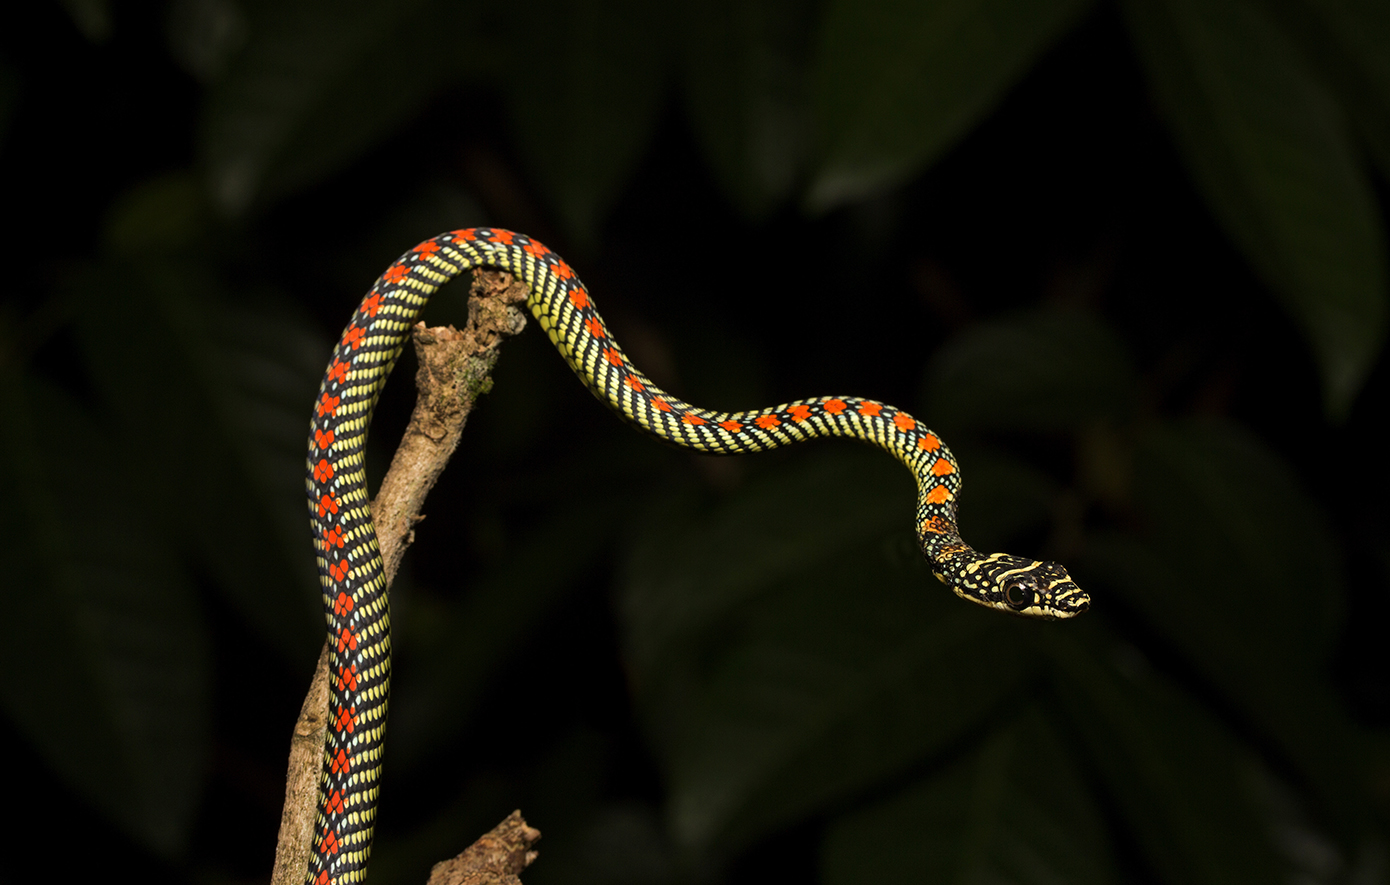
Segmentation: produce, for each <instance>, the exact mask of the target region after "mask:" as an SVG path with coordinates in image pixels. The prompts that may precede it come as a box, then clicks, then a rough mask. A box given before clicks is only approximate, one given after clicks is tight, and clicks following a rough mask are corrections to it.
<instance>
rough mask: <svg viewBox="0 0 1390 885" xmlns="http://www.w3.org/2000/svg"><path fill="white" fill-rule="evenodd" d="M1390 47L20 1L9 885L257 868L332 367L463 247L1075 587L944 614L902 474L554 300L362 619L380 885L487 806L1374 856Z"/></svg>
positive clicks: (575, 16)
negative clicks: (838, 432)
mask: <svg viewBox="0 0 1390 885" xmlns="http://www.w3.org/2000/svg"><path fill="white" fill-rule="evenodd" d="M1386 46H1390V12H1388V11H1387V9H1386V8H1385V7H1384V5H1383V4H1379V3H1373V2H1369V0H1365V2H1356V0H1207V2H1198V0H1130V2H1125V3H1119V4H1115V3H1108V2H1085V0H1046V2H1038V0H979V2H974V3H970V2H956V3H950V2H934V3H933V2H919V3H913V2H890V0H857V2H850V0H826V2H823V3H819V4H817V3H799V2H793V0H751V2H746V3H743V2H737V0H721V2H711V3H708V4H702V3H696V2H690V3H688V4H685V5H680V4H676V5H671V6H669V7H667V6H662V5H660V4H656V5H648V4H643V3H638V2H624V0H569V2H561V0H543V2H536V3H530V4H527V5H526V6H524V7H521V6H514V5H512V4H494V5H487V4H482V3H470V2H466V0H414V2H401V3H389V2H381V0H362V2H350V3H331V4H330V3H320V2H313V0H287V2H279V3H269V2H267V3H250V2H247V3H238V2H235V0H174V2H170V3H166V4H134V3H109V4H108V3H105V2H100V0H67V2H65V3H40V4H29V5H24V6H23V7H15V8H12V9H9V10H7V11H6V12H5V13H3V14H0V205H3V206H4V208H5V214H6V216H7V219H8V223H7V224H6V231H7V232H6V235H5V236H4V237H3V238H0V250H2V251H3V267H5V268H6V269H7V272H6V275H5V280H6V285H5V287H4V291H3V295H0V488H2V489H4V492H3V498H2V499H0V500H3V502H4V503H3V507H0V511H2V512H0V529H2V530H0V604H3V609H0V610H3V612H4V614H3V616H0V623H3V624H4V626H5V628H6V629H5V631H4V632H5V634H6V639H5V641H4V642H3V643H0V675H2V676H3V679H0V701H2V702H3V706H2V707H0V709H3V714H4V715H3V716H0V747H2V748H3V758H4V759H5V760H6V763H5V764H6V766H7V769H8V771H9V777H8V778H7V785H6V786H7V788H6V790H5V795H6V802H7V804H8V805H9V807H10V808H11V809H12V810H13V812H15V813H17V815H18V819H17V820H14V821H13V822H12V823H11V824H10V825H9V826H8V827H7V828H6V830H5V840H4V842H5V845H6V851H5V855H6V861H5V863H4V864H3V865H0V879H4V880H6V881H8V880H11V879H12V880H14V881H20V880H26V879H29V878H31V877H37V876H42V877H43V878H52V877H56V876H64V877H66V876H70V875H71V876H77V875H86V876H90V875H111V874H115V873H121V874H127V873H129V874H136V875H140V876H142V877H143V878H144V879H145V880H147V881H151V882H202V883H219V882H252V881H262V880H265V879H266V878H267V877H268V875H269V869H270V865H271V860H272V855H273V850H274V840H275V831H276V827H277V823H278V817H279V805H280V801H281V790H282V789H283V771H284V765H285V758H286V751H287V748H288V738H289V734H290V729H291V726H292V724H293V721H294V719H295V716H296V714H297V712H298V706H299V703H300V701H301V699H302V695H303V691H304V689H305V688H306V686H307V681H308V677H309V673H310V671H311V669H312V666H313V662H314V658H315V656H316V654H317V650H318V647H319V644H320V642H321V638H320V637H321V631H322V620H321V615H320V614H318V611H317V606H318V601H317V599H318V590H317V586H316V581H315V579H314V575H313V570H312V557H311V553H310V545H309V534H308V531H307V524H306V522H305V520H304V518H303V503H302V498H301V491H300V490H301V489H302V471H303V457H304V454H303V453H304V445H305V443H304V433H305V428H306V426H307V423H308V422H307V418H308V415H309V410H310V405H311V403H312V400H313V395H314V390H315V386H316V384H317V379H318V377H319V374H320V373H321V372H322V371H323V365H324V363H325V361H326V359H327V354H328V351H329V347H330V345H331V343H332V341H333V340H334V335H335V334H336V333H337V330H338V329H340V328H341V326H342V324H343V323H344V322H345V321H346V319H347V317H348V315H349V313H350V312H351V310H352V308H353V306H354V304H355V302H356V299H357V298H359V297H360V296H361V295H362V293H363V292H365V291H366V289H367V288H368V287H369V286H370V285H371V282H372V280H373V279H374V278H375V277H376V275H377V274H379V273H380V272H381V271H382V269H384V268H385V267H386V266H387V265H388V264H389V263H390V262H391V261H392V260H394V258H395V257H396V256H397V255H398V254H400V253H401V252H403V251H405V250H406V249H408V248H409V247H411V246H412V245H414V244H415V243H416V242H418V241H420V240H423V239H425V238H428V237H430V236H432V235H434V234H436V233H438V232H440V231H443V230H447V229H452V228H459V227H465V226H471V225H479V224H493V225H498V226H507V227H513V228H516V229H518V230H523V231H525V232H527V233H530V234H532V235H534V236H537V237H539V238H541V239H542V240H544V241H545V242H546V243H547V244H548V245H550V246H551V247H552V248H554V249H556V250H557V251H558V252H560V253H561V254H562V255H564V256H565V257H566V258H567V259H568V260H569V261H570V262H571V263H572V264H573V265H574V267H575V268H576V269H577V270H578V272H579V273H580V275H581V276H582V277H583V278H584V279H585V281H586V283H587V284H588V286H589V287H590V289H591V291H592V292H593V293H594V296H595V300H596V302H597V304H598V305H599V306H600V308H601V309H602V310H603V311H604V315H605V317H606V318H607V319H608V320H609V322H610V325H611V326H612V328H613V330H614V332H615V335H616V337H617V338H618V340H620V341H621V342H623V344H624V346H625V347H626V348H627V350H628V351H629V353H630V355H631V356H632V357H633V360H634V362H635V363H637V364H638V365H639V366H641V367H642V368H643V369H644V370H645V371H646V372H648V373H649V374H650V375H651V376H652V377H653V378H654V379H656V380H657V381H658V382H660V383H662V384H663V385H665V386H667V387H668V388H669V389H670V390H672V391H673V392H674V393H675V394H677V395H678V396H681V397H682V398H685V399H687V400H689V401H691V402H694V403H696V404H699V405H701V406H705V407H710V408H722V409H743V408H756V407H760V406H765V405H770V404H773V403H776V402H783V401H786V400H790V399H795V398H800V397H806V396H814V395H824V394H854V395H860V396H870V397H875V398H878V399H882V400H885V401H888V402H891V403H895V404H898V405H900V406H902V407H904V408H908V409H910V410H912V411H913V412H914V413H916V414H917V415H918V416H919V417H921V418H923V419H924V420H925V421H926V422H927V423H928V424H930V425H931V426H932V427H933V428H934V429H936V430H938V431H939V432H941V434H942V435H943V436H944V437H945V438H946V439H947V440H948V441H949V442H950V443H951V445H952V446H953V448H954V449H955V451H956V454H957V456H958V457H959V459H960V461H961V464H962V469H963V473H964V475H965V493H964V498H963V504H962V515H961V519H962V527H963V531H964V532H965V535H966V538H967V540H970V541H971V542H972V543H974V544H975V545H976V546H977V547H981V548H985V549H1007V550H1009V551H1010V552H1014V553H1018V554H1026V555H1030V556H1038V557H1048V558H1054V559H1057V560H1059V561H1062V562H1064V563H1065V564H1066V565H1067V566H1068V567H1069V568H1070V569H1071V571H1072V573H1073V574H1074V575H1075V576H1076V577H1077V579H1078V581H1079V582H1080V583H1081V584H1082V585H1083V586H1084V587H1085V588H1086V589H1087V590H1088V591H1089V592H1090V593H1091V596H1092V599H1093V606H1092V610H1091V612H1090V613H1088V614H1087V615H1086V616H1085V617H1084V618H1082V619H1078V620H1075V621H1070V622H1063V623H1054V624H1049V623H1033V622H1022V621H1017V620H1014V619H1010V618H1006V617H1001V616H998V615H995V614H993V613H990V612H986V611H984V610H977V609H976V608H975V607H972V606H968V605H965V604H964V603H961V602H959V601H958V600H956V599H955V598H954V597H952V596H951V595H950V594H949V593H947V592H946V591H945V590H944V589H943V588H941V587H940V586H938V585H937V584H936V582H935V581H934V580H933V579H932V578H931V576H930V573H929V571H928V569H927V568H926V566H925V564H923V563H922V562H921V559H920V555H919V554H918V553H917V552H916V551H915V549H914V544H913V540H912V534H911V529H912V527H911V525H910V522H911V520H910V514H911V506H912V494H913V490H912V484H911V481H910V479H909V477H908V476H907V475H906V474H904V473H903V471H902V470H901V468H900V467H898V466H897V465H895V464H894V463H893V462H892V460H891V459H889V458H886V457H884V456H883V455H882V453H881V452H878V451H876V450H873V449H870V448H868V447H863V446H856V445H854V444H852V443H848V442H843V441H833V442H823V443H816V444H812V445H807V446H802V447H796V448H794V449H791V450H784V451H779V452H775V453H770V454H767V455H762V456H755V457H749V458H741V459H727V460H726V459H715V458H710V457H705V456H696V455H691V454H688V453H685V452H682V451H679V450H676V449H673V448H668V447H665V446H662V445H659V444H656V443H654V442H652V441H650V440H647V439H644V438H642V437H640V436H639V435H637V434H635V433H633V432H632V431H631V430H630V429H628V428H626V427H625V426H623V425H622V424H620V423H619V422H618V421H616V420H614V418H613V417H612V415H611V414H609V413H608V411H607V410H606V409H605V408H603V407H602V406H600V405H599V404H597V403H595V402H594V401H593V400H592V398H590V397H589V396H588V394H587V393H585V392H584V391H583V389H582V388H581V387H580V385H579V384H578V383H577V382H576V381H575V380H574V379H573V378H572V377H571V375H570V373H569V372H568V370H567V369H566V368H565V366H564V364H563V362H562V361H561V360H559V359H558V358H556V357H555V356H554V354H553V350H552V348H551V347H550V346H549V344H548V343H547V342H546V341H545V339H544V336H542V335H540V334H538V333H536V332H535V331H534V330H530V331H528V332H527V333H526V334H524V335H523V336H521V337H520V338H518V339H515V340H513V341H511V342H509V343H508V344H507V345H506V346H505V347H504V350H503V353H502V358H501V363H500V365H499V367H498V370H497V372H496V386H495V388H494V390H493V391H492V392H491V393H490V394H488V396H487V397H485V398H484V400H483V401H482V404H481V407H480V408H479V410H478V411H477V412H476V413H475V414H474V416H473V417H472V418H471V419H470V424H469V427H468V430H467V431H466V433H465V440H464V443H463V445H462V447H461V449H460V451H459V453H458V455H457V456H456V458H455V461H454V463H453V464H452V465H451V467H450V469H449V471H448V472H447V474H446V475H445V477H444V479H443V481H442V482H441V483H440V485H439V487H438V488H437V489H436V490H435V492H434V493H433V495H432V496H431V498H430V501H429V503H428V506H427V512H428V519H427V520H426V521H425V522H424V523H423V524H422V525H421V527H420V529H419V531H418V537H417V542H416V545H415V546H414V547H413V548H412V550H411V551H410V553H409V555H408V557H407V560H406V564H405V566H404V568H403V570H402V573H401V576H400V577H399V579H398V580H397V582H396V585H395V586H394V588H393V591H392V593H393V625H394V630H395V632H394V643H395V647H396V649H397V653H396V661H395V666H396V679H395V683H394V687H393V696H392V719H391V728H390V730H389V732H388V740H387V757H386V759H387V761H386V780H385V782H384V786H383V794H382V804H381V812H380V818H379V826H378V836H377V842H376V847H375V849H374V853H373V860H372V881H373V882H382V883H385V882H395V881H399V882H421V881H423V880H424V877H425V876H426V875H427V871H428V868H429V865H430V864H432V863H434V862H436V861H438V860H442V859H444V858H446V857H448V856H450V855H452V854H454V853H456V852H457V851H459V850H461V849H462V848H463V847H465V846H466V845H467V844H468V843H470V842H471V841H472V840H473V839H474V838H475V837H476V836H477V835H479V834H480V833H482V832H483V831H484V830H486V829H487V828H489V827H491V826H492V825H493V824H495V823H496V822H497V821H499V820H500V819H501V818H502V817H503V816H505V815H506V814H507V813H508V812H509V811H510V810H512V809H513V808H515V807H520V808H521V809H522V810H523V812H524V813H525V814H526V816H527V818H528V820H529V821H530V822H531V823H533V824H534V825H536V826H538V827H539V828H540V829H541V830H542V831H543V832H544V834H545V838H544V840H543V842H542V843H541V846H540V847H541V850H542V855H541V859H540V860H539V861H538V862H537V863H536V864H535V865H534V866H533V867H532V868H531V870H529V871H528V872H527V875H526V880H527V882H528V883H536V885H544V883H570V882H575V883H579V882H585V883H588V882H595V883H597V882H613V883H632V885H641V883H658V882H662V883H664V882H674V883H685V882H690V883H696V882H754V881H765V880H767V879H768V878H771V877H776V878H786V879H793V878H794V879H795V880H798V881H813V880H818V881H822V882H825V883H828V885H842V883H844V885H848V883H854V882H861V881H862V882H869V881H873V882H896V881H914V882H920V881H942V882H946V881H950V882H1019V883H1039V885H1041V883H1053V882H1077V883H1091V882H1096V883H1101V882H1118V881H1127V882H1141V883H1185V885H1186V883H1208V882H1209V883H1232V882H1275V881H1281V882H1290V881H1298V882H1318V883H1322V882H1328V883H1332V882H1348V883H1353V882H1354V883H1377V882H1382V881H1385V880H1386V879H1387V877H1390V855H1387V851H1390V844H1387V829H1386V822H1385V812H1386V803H1387V800H1388V799H1390V769H1388V768H1387V765H1386V758H1387V756H1386V749H1387V742H1386V731H1385V727H1386V725H1387V722H1390V677H1387V675H1386V673H1387V671H1386V667H1385V664H1384V661H1385V657H1384V642H1383V639H1384V634H1385V630H1384V626H1383V620H1382V618H1383V613H1384V612H1385V610H1386V603H1387V601H1390V600H1388V599H1387V578H1388V577H1390V544H1387V537H1388V536H1387V529H1390V525H1388V524H1387V523H1390V520H1387V517H1386V513H1385V508H1384V503H1383V502H1384V501H1385V500H1386V495H1387V492H1390V482H1387V474H1386V471H1385V469H1384V463H1383V462H1384V455H1385V451H1386V449H1385V446H1384V445H1383V442H1382V433H1381V432H1380V431H1376V430H1375V427H1376V426H1377V425H1378V424H1379V421H1380V419H1378V418H1376V416H1377V415H1383V414H1384V412H1385V407H1386V398H1387V395H1388V394H1390V389H1388V388H1387V381H1390V379H1388V378H1387V374H1386V367H1385V361H1384V359H1383V358H1382V355H1381V344H1382V341H1383V333H1384V327H1385V301H1386V295H1387V283H1386V254H1387V250H1386V245H1387V238H1386V235H1385V225H1384V220H1383V219H1384V211H1385V207H1386V197H1387V191H1386V188H1385V185H1386V181H1387V173H1390V60H1387V53H1386V52H1385V47H1386ZM465 294H466V283H463V282H459V283H455V284H453V285H451V286H449V287H446V289H444V290H443V291H442V292H441V293H440V295H439V296H437V298H436V299H435V302H434V303H432V304H431V305H430V307H429V309H428V310H427V312H426V319H427V320H429V321H430V322H432V323H446V322H458V321H459V320H460V319H461V317H462V310H463V299H464V295H465ZM412 373H413V364H412V361H411V359H410V358H409V357H407V358H406V359H405V360H404V364H403V365H402V366H401V369H400V371H399V372H398V373H397V380H395V381H393V382H392V384H391V385H390V386H389V387H388V390H387V392H386V394H385V396H384V398H383V400H382V403H381V405H380V407H379V409H378V413H377V416H376V421H375V424H374V426H373V445H372V449H371V451H370V453H369V474H370V475H371V476H373V477H377V478H379V477H380V476H381V474H382V473H383V472H384V469H385V465H386V462H387V460H388V458H389V456H390V451H391V449H392V447H393V446H394V441H395V439H396V438H398V436H399V433H400V431H401V429H402V428H403V426H404V423H405V417H406V415H407V414H408V411H409V407H410V404H411V399H412V397H411V395H410V391H409V378H410V376H411V374H412Z"/></svg>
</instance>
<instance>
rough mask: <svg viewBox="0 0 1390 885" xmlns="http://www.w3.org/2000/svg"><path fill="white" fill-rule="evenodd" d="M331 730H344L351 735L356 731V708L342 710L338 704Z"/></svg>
mask: <svg viewBox="0 0 1390 885" xmlns="http://www.w3.org/2000/svg"><path fill="white" fill-rule="evenodd" d="M333 729H334V730H335V731H343V730H344V729H346V730H347V733H348V734H352V733H353V732H354V731H355V730H356V729H357V708H356V707H347V708H344V707H343V706H342V705H341V704H339V705H338V715H337V716H336V717H334V720H333Z"/></svg>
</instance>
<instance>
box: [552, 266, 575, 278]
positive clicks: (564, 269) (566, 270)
mask: <svg viewBox="0 0 1390 885" xmlns="http://www.w3.org/2000/svg"><path fill="white" fill-rule="evenodd" d="M554 270H555V276H557V277H559V278H560V279H562V280H568V279H570V278H571V277H573V276H574V269H573V268H571V267H570V266H569V265H568V264H565V263H564V262H563V261H561V262H560V263H559V264H557V265H555V267H554Z"/></svg>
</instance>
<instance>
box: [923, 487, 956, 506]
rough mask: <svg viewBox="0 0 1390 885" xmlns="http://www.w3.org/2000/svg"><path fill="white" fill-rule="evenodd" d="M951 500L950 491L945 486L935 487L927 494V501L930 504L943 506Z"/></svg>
mask: <svg viewBox="0 0 1390 885" xmlns="http://www.w3.org/2000/svg"><path fill="white" fill-rule="evenodd" d="M949 500H951V490H950V489H948V488H946V487H945V486H937V487H936V488H934V489H932V490H931V491H930V492H927V501H928V502H929V503H932V504H945V503H946V502H947V501H949Z"/></svg>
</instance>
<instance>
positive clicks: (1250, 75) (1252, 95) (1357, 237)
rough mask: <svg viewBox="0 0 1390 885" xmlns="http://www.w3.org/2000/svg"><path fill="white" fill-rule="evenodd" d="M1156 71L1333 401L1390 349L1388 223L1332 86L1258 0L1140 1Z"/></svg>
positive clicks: (1143, 35) (1138, 15) (1197, 170)
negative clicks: (1387, 334)
mask: <svg viewBox="0 0 1390 885" xmlns="http://www.w3.org/2000/svg"><path fill="white" fill-rule="evenodd" d="M1126 9H1127V10H1128V12H1129V21H1130V24H1131V29H1132V31H1133V33H1134V36H1135V40H1136V42H1137V44H1138V46H1139V50H1140V55H1141V57H1142V58H1143V61H1144V64H1145V66H1146V68H1147V70H1148V76H1149V81H1150V83H1151V85H1152V87H1153V89H1154V92H1155V93H1156V95H1157V97H1158V99H1159V102H1160V104H1161V105H1162V107H1163V110H1164V111H1165V113H1166V115H1167V117H1168V120H1169V123H1170V125H1171V126H1172V129H1173V133H1174V136H1175V138H1176V140H1177V142H1178V146H1179V147H1180V149H1181V150H1182V152H1183V154H1184V155H1185V157H1186V159H1187V162H1188V164H1189V165H1190V166H1191V167H1192V170H1193V172H1194V174H1195V175H1196V178H1197V181H1198V183H1199V184H1200V185H1201V187H1202V188H1203V190H1204V191H1205V192H1206V196H1207V199H1208V201H1209V202H1210V204H1211V207H1212V211H1213V212H1214V213H1215V215H1216V216H1217V218H1218V219H1219V220H1220V221H1221V223H1222V224H1223V225H1224V226H1225V227H1226V229H1227V231H1228V232H1229V233H1230V235H1231V236H1232V238H1233V239H1234V240H1235V241H1236V243H1237V244H1238V245H1239V246H1240V247H1241V249H1242V250H1244V252H1245V254H1246V256H1247V257H1248V258H1249V259H1250V261H1251V263H1252V264H1253V265H1254V266H1255V267H1256V268H1257V269H1258V270H1259V272H1260V273H1261V274H1262V275H1263V276H1264V278H1265V280H1266V282H1267V283H1268V284H1269V286H1270V288H1272V289H1273V290H1274V291H1275V293H1277V294H1278V295H1279V297H1280V298H1281V299H1282V300H1283V303H1284V306H1285V307H1286V308H1287V309H1288V310H1289V312H1290V313H1291V314H1292V315H1293V316H1294V318H1295V319H1296V320H1297V321H1298V323H1299V324H1300V325H1301V326H1302V327H1303V330H1304V334H1306V335H1307V336H1308V339H1309V341H1310V342H1311V343H1312V349H1313V354H1314V356H1315V357H1316V360H1317V363H1318V366H1319V368H1320V370H1321V374H1322V380H1323V390H1324V394H1325V397H1326V402H1327V406H1328V409H1329V410H1330V411H1331V412H1332V413H1333V414H1345V412H1346V410H1347V409H1348V408H1349V407H1350V405H1351V402H1352V400H1353V399H1354V398H1355V396H1356V394H1357V392H1358V391H1359V390H1360V388H1361V384H1362V382H1363V381H1364V379H1365V377H1366V373H1367V372H1369V371H1370V368H1371V366H1372V365H1373V364H1374V362H1375V360H1376V358H1377V356H1378V355H1379V353H1380V348H1381V343H1382V341H1383V339H1384V326H1385V319H1386V296H1387V289H1386V287H1387V276H1386V267H1385V228H1384V225H1383V224H1382V220H1381V218H1380V213H1379V211H1378V210H1377V208H1376V205H1375V199H1374V196H1373V194H1372V192H1371V188H1370V184H1369V182H1368V181H1367V179H1366V175H1365V172H1364V170H1363V169H1362V168H1361V164H1360V162H1359V158H1358V157H1357V156H1356V152H1355V151H1354V150H1353V149H1352V146H1351V144H1350V142H1349V141H1348V138H1347V134H1346V132H1345V121H1344V120H1343V118H1342V113H1341V110H1340V109H1339V108H1338V106H1337V103H1336V101H1335V99H1334V98H1333V96H1332V95H1331V94H1330V93H1329V92H1328V91H1327V89H1326V88H1325V87H1324V86H1323V84H1322V83H1321V81H1320V80H1319V79H1318V78H1317V76H1316V75H1315V74H1314V72H1313V71H1312V70H1311V69H1310V67H1309V65H1308V64H1307V63H1306V62H1305V60H1304V57H1303V56H1302V55H1301V54H1300V52H1299V51H1298V50H1297V48H1296V47H1295V46H1294V45H1293V44H1292V43H1291V41H1290V40H1289V38H1288V37H1287V35H1286V34H1284V33H1283V32H1282V31H1281V30H1280V29H1279V28H1278V27H1277V26H1276V24H1275V23H1274V22H1273V21H1272V20H1271V19H1270V18H1269V17H1268V16H1267V15H1266V14H1265V13H1264V12H1263V11H1262V10H1261V9H1260V8H1259V7H1257V6H1255V5H1254V4H1253V3H1250V2H1247V0H1131V2H1128V3H1127V4H1126Z"/></svg>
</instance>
